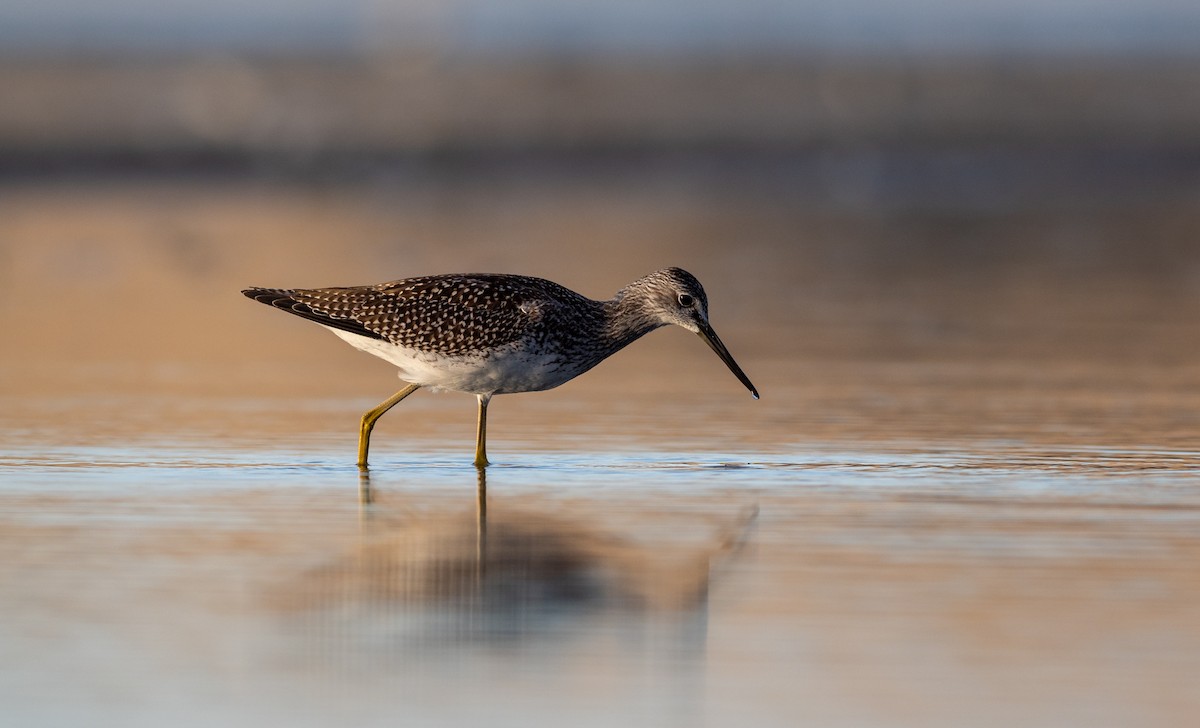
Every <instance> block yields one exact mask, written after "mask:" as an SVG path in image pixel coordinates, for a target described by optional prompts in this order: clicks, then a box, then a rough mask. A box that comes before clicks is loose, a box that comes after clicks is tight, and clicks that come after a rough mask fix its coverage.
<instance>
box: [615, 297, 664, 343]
mask: <svg viewBox="0 0 1200 728" xmlns="http://www.w3.org/2000/svg"><path fill="white" fill-rule="evenodd" d="M638 294H639V291H638V290H637V289H630V288H623V289H621V290H620V291H617V295H616V296H614V297H613V298H611V299H609V300H607V301H605V302H604V324H605V331H604V333H605V339H606V340H607V341H608V343H609V345H610V346H611V347H612V351H617V350H618V349H622V348H624V347H625V346H627V345H628V344H631V343H633V342H634V341H637V340H638V339H640V338H642V337H643V336H645V335H646V334H648V333H650V332H651V331H653V330H655V329H657V328H659V327H660V326H663V322H662V321H661V320H659V319H658V318H656V317H654V316H651V315H650V313H649V311H648V310H647V308H646V306H645V303H644V301H643V300H642V298H641V296H639V295H638Z"/></svg>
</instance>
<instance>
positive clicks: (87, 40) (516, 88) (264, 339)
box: [0, 0, 1200, 438]
mask: <svg viewBox="0 0 1200 728" xmlns="http://www.w3.org/2000/svg"><path fill="white" fill-rule="evenodd" d="M1197 38H1200V6H1197V5H1196V4H1195V3H1190V2H1182V1H1178V2H1176V1H1173V0H1149V1H1144V2H1121V1H1119V0H1058V1H1056V2H1032V1H1028V2H1026V1H1023V0H1022V1H1018V2H1012V1H1011V0H1005V1H1003V2H1001V1H1000V0H977V1H976V2H970V3H954V2H946V1H944V0H919V1H917V2H908V3H902V4H896V3H889V2H882V1H880V0H849V1H847V2H837V3H832V2H816V1H803V2H776V1H775V0H750V1H749V2H738V3H734V2H705V3H685V2H677V1H675V0H658V1H656V2H643V1H639V2H625V1H623V0H614V1H612V2H599V3H558V2H546V1H543V0H518V1H517V2H509V3H483V2H473V1H470V0H456V1H451V2H426V1H424V0H412V1H410V2H402V1H387V0H373V1H363V2H332V0H304V1H303V2H276V1H267V2H259V3H241V2H232V1H231V0H214V1H213V2H207V3H202V4H201V3H185V2H175V3H162V2H153V3H151V2H142V1H140V0H115V1H114V2H109V3H104V4H103V5H102V6H101V5H97V4H95V3H91V2H86V1H85V0H57V1H56V2H49V3H17V4H13V3H7V4H4V5H0V98H2V99H3V104H0V313H2V314H3V315H2V319H3V321H4V330H5V333H6V334H7V335H6V337H5V338H6V340H7V342H8V343H7V344H6V346H5V347H4V355H3V356H2V357H0V360H2V364H3V367H4V369H3V371H4V372H6V373H7V374H6V376H5V379H6V380H7V381H6V382H5V384H4V386H6V387H12V388H13V390H14V391H15V390H17V389H19V390H20V391H22V392H30V391H37V390H39V388H40V389H46V390H54V391H57V392H64V391H65V392H70V391H73V389H75V390H81V391H84V390H86V391H94V390H96V389H97V388H99V389H105V390H109V389H112V388H121V387H125V388H126V389H136V390H139V391H142V390H145V389H146V388H148V387H149V388H153V387H159V388H160V389H162V390H163V391H166V392H175V391H185V392H190V393H196V392H205V391H219V392H226V393H229V392H236V391H238V387H239V386H252V387H254V388H255V391H257V392H263V391H266V392H273V391H275V392H278V393H279V394H284V393H287V392H292V393H294V392H296V391H297V389H296V388H297V385H303V386H305V387H308V388H309V389H308V390H306V391H310V392H313V393H316V394H320V393H321V392H323V391H333V392H339V393H348V392H355V393H362V392H364V391H370V392H376V391H377V390H379V391H382V390H383V389H386V388H387V387H388V386H390V385H389V384H388V383H387V380H386V379H384V376H385V375H384V374H380V373H381V372H385V368H384V365H382V364H381V363H379V362H373V361H365V360H366V359H367V358H366V357H360V356H359V355H357V354H356V353H353V352H350V351H349V350H348V349H347V350H346V352H342V351H341V350H340V348H339V346H340V345H335V343H334V342H333V340H332V339H329V340H323V339H321V338H320V337H322V336H324V334H323V332H319V331H317V330H316V329H315V328H312V327H309V328H312V330H309V329H308V328H305V327H304V326H301V325H299V323H298V322H296V321H284V320H281V317H277V316H276V315H274V314H272V312H270V311H268V310H266V309H265V308H264V309H262V310H259V309H256V308H252V307H251V304H250V303H249V302H248V301H246V300H245V299H243V298H241V297H240V296H239V295H238V294H237V291H238V290H239V289H240V288H242V287H244V286H248V285H264V286H285V287H286V286H324V285H338V284H346V285H349V284H361V283H370V282H376V281H380V280H387V279H394V278H400V277H407V276H411V275H419V274H427V273H436V272H450V271H496V272H521V273H527V274H532V275H539V276H544V277H548V278H551V279H554V280H557V281H560V282H562V283H564V284H566V285H568V286H570V287H573V288H575V289H577V290H580V291H581V292H584V293H586V294H588V295H591V296H593V297H606V296H608V295H610V294H611V292H612V291H614V290H615V289H616V288H618V287H620V286H621V285H623V284H625V283H626V282H628V281H630V280H632V279H634V278H636V277H638V276H640V275H642V274H644V273H646V272H648V271H649V270H651V269H654V268H658V267H662V266H667V265H678V266H682V267H685V268H688V269H690V270H692V272H694V273H696V274H697V275H698V276H699V277H700V279H701V280H703V281H705V282H706V285H707V286H708V288H709V289H710V290H709V293H710V297H711V298H712V300H713V316H714V323H716V324H717V328H718V330H719V331H721V332H722V335H723V337H724V338H725V339H726V340H727V342H728V343H729V345H730V347H731V349H732V350H733V351H734V353H735V355H737V356H739V358H741V359H742V360H743V361H742V363H743V365H744V367H745V368H746V369H747V371H748V372H750V374H751V375H752V376H755V377H756V378H757V379H760V380H762V381H760V382H759V387H760V389H762V390H763V391H764V394H766V395H767V400H766V401H770V399H771V393H772V392H776V393H779V392H784V393H786V396H785V397H784V398H783V399H784V400H785V401H788V400H790V402H791V404H793V405H795V404H800V405H804V408H805V409H828V406H827V405H830V404H832V403H828V402H819V401H816V400H814V399H813V398H814V397H817V396H818V394H819V391H820V387H819V386H818V385H819V383H820V382H821V381H823V380H824V381H826V382H833V381H835V380H837V379H838V378H839V377H841V379H842V380H843V381H846V382H850V383H852V384H854V386H868V385H869V386H874V387H876V388H877V389H879V390H881V391H884V392H886V391H888V390H889V388H890V390H891V391H892V394H893V395H894V394H895V392H896V391H898V389H897V387H899V385H900V384H901V382H900V381H899V379H900V378H903V377H910V378H911V377H914V376H918V375H915V374H913V372H915V371H922V372H924V373H923V374H920V377H925V378H927V379H935V380H945V379H947V378H951V379H953V378H954V377H955V376H959V377H960V378H962V377H965V378H967V379H970V380H971V381H970V382H968V384H971V386H975V387H976V389H978V386H997V387H1001V386H1003V387H1006V388H1007V390H1008V391H1010V392H1011V391H1014V390H1015V389H1019V387H1014V386H1012V385H1013V384H1014V381H1018V380H1019V381H1020V382H1024V383H1025V384H1026V385H1029V386H1026V387H1025V389H1029V388H1030V387H1031V386H1033V385H1030V384H1029V383H1030V382H1031V381H1032V382H1036V381H1037V380H1038V379H1039V378H1041V377H1043V376H1045V372H1046V369H1045V368H1044V367H1043V366H1042V365H1043V364H1044V363H1045V362H1047V361H1054V362H1059V363H1061V362H1064V361H1066V362H1068V363H1069V364H1070V365H1071V366H1090V367H1096V366H1104V365H1112V366H1117V367H1121V369H1120V371H1119V372H1116V373H1112V372H1110V373H1109V374H1106V375H1103V376H1100V380H1099V381H1102V382H1103V384H1101V385H1100V386H1099V388H1100V389H1104V388H1106V387H1110V385H1111V384H1112V381H1111V380H1117V381H1119V382H1124V383H1126V384H1129V383H1131V382H1135V381H1136V382H1140V385H1139V386H1143V387H1151V388H1153V387H1155V386H1160V387H1162V388H1164V389H1163V390H1162V391H1159V390H1155V393H1157V394H1158V395H1161V396H1162V397H1168V396H1169V395H1170V393H1171V392H1172V391H1175V390H1178V389H1179V387H1180V386H1181V384H1188V383H1190V382H1193V380H1194V375H1195V371H1194V368H1193V367H1192V366H1191V362H1192V361H1193V360H1194V356H1193V355H1194V354H1195V351H1194V349H1195V345H1194V344H1193V341H1194V340H1195V339H1196V337H1195V324H1196V323H1197V314H1198V313H1200V311H1198V309H1197V306H1196V298H1197V292H1198V289H1200V246H1197V244H1196V243H1197V241H1196V237H1197V231H1198V230H1200V43H1198V42H1197V40H1196V39H1197ZM693 344H694V342H693V341H691V340H690V337H689V338H687V340H685V338H684V337H677V338H666V337H664V340H663V342H662V343H661V344H660V346H661V347H664V348H665V349H666V350H667V351H669V352H670V356H672V357H678V359H679V360H680V362H681V363H680V368H681V369H682V370H683V373H684V374H685V375H686V374H694V375H695V376H694V378H692V379H688V378H687V377H686V376H685V377H684V381H686V382H688V385H687V386H689V387H698V386H701V384H700V383H701V382H704V383H705V385H704V386H719V385H720V384H727V385H732V382H731V381H730V382H724V381H722V380H719V379H716V378H717V377H723V376H725V375H724V374H718V373H717V372H719V371H720V370H719V368H718V367H719V365H717V363H716V362H715V360H714V361H713V362H707V361H705V362H704V364H696V365H694V366H693V365H692V363H691V362H692V360H693V359H695V360H697V361H698V360H701V359H704V358H705V355H704V354H703V352H702V351H698V350H696V349H695V347H693V346H692V345H693ZM672 347H674V348H672ZM636 348H637V347H635V349H636ZM659 351H660V353H651V354H647V355H645V356H643V355H640V354H636V353H633V350H631V353H630V354H629V355H628V356H629V357H630V358H629V359H628V360H627V363H626V364H614V367H616V368H613V369H611V370H607V371H611V374H598V375H597V377H598V379H596V380H595V384H587V383H584V382H586V381H587V380H586V379H585V380H581V383H579V386H581V387H585V388H586V387H595V390H594V391H596V392H600V391H610V390H611V389H612V387H614V386H618V385H620V384H621V383H622V382H623V381H626V380H627V379H628V378H629V377H631V376H634V375H635V372H637V371H641V370H642V369H649V370H650V371H651V374H652V376H654V377H656V378H658V379H661V375H662V373H663V371H664V369H663V365H662V363H661V362H662V361H663V357H662V354H661V349H660V350H659ZM691 354H697V356H695V357H693V356H690V355H691ZM625 356H626V355H622V357H621V358H619V360H623V359H624V357H625ZM288 359H294V360H302V361H303V362H304V363H303V364H302V365H301V364H297V365H296V366H291V365H288V366H272V367H271V369H270V377H269V378H268V379H269V381H266V382H264V381H263V380H264V376H263V367H266V366H270V364H271V362H280V361H285V360H288ZM963 361H966V362H969V366H968V365H962V362H963ZM655 362H658V363H657V364H656V363H655ZM912 362H916V363H917V364H919V365H922V366H925V365H930V366H932V365H937V366H940V367H941V368H940V369H937V368H936V367H935V368H930V367H929V366H926V368H925V369H923V370H922V369H919V368H918V369H913V368H911V367H910V368H908V369H905V370H903V371H902V370H901V369H899V368H897V367H899V366H902V365H905V366H906V365H907V364H908V363H912ZM848 363H851V364H858V365H862V366H867V365H869V364H871V363H875V364H878V365H879V366H880V367H883V365H884V364H886V365H887V367H883V368H876V369H870V370H867V369H862V370H858V371H857V372H854V373H853V374H847V372H849V371H852V370H850V369H847V368H846V365H847V364H848ZM956 363H957V364H956ZM709 364H712V365H713V366H712V367H709V366H708V365H709ZM956 365H958V366H959V369H958V370H952V369H950V368H948V367H953V366H956ZM1005 365H1009V366H1010V369H1015V370H1017V373H1015V374H1014V373H1013V372H1012V371H1008V370H1006V371H1007V373H999V374H998V373H997V371H996V370H995V367H997V366H1005ZM806 367H807V368H806ZM889 367H890V368H889ZM987 367H991V369H988V370H987V371H986V372H985V373H984V374H972V373H971V372H979V371H983V370H984V369H986V368H987ZM601 371H602V372H603V371H606V369H605V368H602V370H601ZM1063 371H1067V372H1068V374H1066V375H1064V376H1066V377H1067V378H1068V379H1071V378H1073V377H1078V376H1085V375H1082V374H1080V373H1079V372H1078V371H1077V370H1076V369H1066V370H1063ZM955 372H957V374H956V373H955ZM1093 374H1094V372H1093ZM243 375H244V376H243ZM368 375H369V376H375V377H378V378H379V381H380V383H379V384H374V383H372V384H370V385H363V384H362V383H361V382H360V381H359V380H360V379H361V376H368ZM972 377H974V379H972ZM979 377H982V379H979ZM1093 379H1095V377H1093ZM243 381H245V382H249V383H250V384H245V385H243V384H240V383H242V382H243ZM275 385H278V386H277V387H275ZM647 386H650V385H647ZM656 386H657V385H656ZM800 386H808V387H809V389H804V390H797V389H796V387H800ZM1130 386H1132V385H1130ZM272 387H275V388H274V389H272ZM789 387H790V389H789ZM264 388H265V389H264ZM1033 388H1034V389H1036V387H1033ZM731 389H736V387H732V386H731ZM1142 393H1143V394H1144V393H1145V392H1142ZM875 394H879V392H875ZM372 396H374V395H372ZM889 396H890V395H889ZM972 396H974V395H972ZM776 399H777V401H779V400H778V398H776ZM926 399H927V400H935V401H936V400H938V399H939V398H938V397H931V398H926ZM888 402H893V403H894V398H893V399H889V398H888V396H873V395H872V396H866V395H864V396H863V397H861V398H860V399H859V400H857V404H858V405H860V406H859V407H858V408H857V409H856V407H854V406H851V407H849V408H847V407H841V409H843V410H846V409H849V410H851V411H863V410H862V408H863V407H866V408H871V407H875V408H879V407H887V406H890V405H888ZM851 404H854V403H851ZM909 404H910V405H911V406H908V407H902V406H898V405H897V406H896V409H895V411H894V412H892V415H893V419H895V420H896V421H897V422H905V423H908V426H918V425H919V423H918V422H916V421H915V420H914V419H913V417H914V411H915V412H916V414H917V415H919V414H920V413H921V412H929V411H930V410H929V409H928V407H929V406H931V405H933V406H936V402H929V401H924V402H912V403H909ZM1126 404H1127V405H1128V403H1126ZM1106 406H1107V405H1106ZM791 409H798V408H796V407H792V408H791ZM1118 409H1119V408H1118ZM962 412H963V414H964V416H963V418H962V419H963V420H964V422H959V423H957V425H955V427H957V426H958V425H963V424H967V425H969V426H970V427H977V426H978V424H977V421H978V418H977V417H975V416H974V415H975V414H977V410H976V408H975V407H974V405H970V406H964V407H963V408H962ZM1105 412H1107V413H1108V414H1110V415H1112V416H1113V417H1126V416H1128V415H1129V413H1130V407H1129V406H1125V407H1124V409H1119V411H1118V410H1112V411H1110V410H1105V411H1104V412H1096V411H1091V412H1090V414H1091V415H1097V416H1099V415H1104V414H1105ZM874 414H879V413H878V412H875V413H874ZM941 414H942V415H943V416H944V415H946V413H945V412H942V413H941ZM790 416H791V415H784V414H779V417H781V418H784V419H783V420H781V422H782V423H783V424H784V425H786V427H784V428H783V429H782V430H776V431H777V432H782V433H784V435H785V436H786V437H788V438H792V437H793V436H794V437H795V438H805V437H813V436H818V435H820V434H821V428H822V427H823V425H822V424H821V423H820V422H801V421H797V420H787V419H786V418H787V417H790ZM797 416H798V415H797ZM1171 416H1172V417H1173V418H1174V419H1175V420H1178V419H1179V418H1181V417H1182V418H1185V419H1188V418H1190V415H1188V414H1187V413H1185V412H1174V413H1173V414H1172V415H1171ZM1037 419H1038V416H1037V415H1036V414H1031V415H1030V416H1029V417H1028V418H1026V421H1025V422H1023V424H1022V425H1021V426H1022V427H1024V426H1025V425H1027V424H1028V421H1029V420H1037ZM865 420H866V421H867V422H875V421H876V420H874V419H873V418H872V417H871V416H867V417H865ZM1188 421H1191V420H1190V419H1188ZM826 424H828V423H826ZM1091 434H1094V433H1091ZM858 435H861V432H860V433H857V435H856V436H858ZM1089 436H1090V435H1089Z"/></svg>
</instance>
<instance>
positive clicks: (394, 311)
mask: <svg viewBox="0 0 1200 728" xmlns="http://www.w3.org/2000/svg"><path fill="white" fill-rule="evenodd" d="M242 293H244V294H245V295H246V296H248V297H249V298H252V299H254V300H256V301H259V302H261V303H265V304H268V305H271V306H274V307H275V308H279V309H282V310H284V311H287V312H289V313H292V314H295V315H297V316H301V317H303V318H306V319H309V320H311V321H315V322H317V323H319V324H321V325H323V326H325V327H327V328H329V329H330V330H332V331H333V333H335V334H337V335H338V336H339V337H341V338H343V339H345V340H346V341H347V342H349V343H350V344H352V345H353V346H355V347H357V348H359V349H361V350H363V351H366V352H368V353H371V354H374V355H376V356H379V357H381V358H383V359H386V360H388V361H390V362H392V363H393V364H395V365H396V366H397V367H398V368H399V370H400V372H399V374H400V378H401V379H403V380H405V381H407V382H411V383H412V384H413V385H416V386H422V387H432V388H441V389H449V390H453V391H459V392H468V393H471V394H475V395H477V396H478V397H480V408H481V409H480V442H479V448H480V449H479V451H478V452H477V458H476V461H477V463H479V462H480V461H481V460H482V461H483V462H486V458H484V457H483V456H482V437H483V435H482V431H483V421H484V416H485V412H486V405H487V399H488V398H490V397H491V396H492V395H494V394H508V393H514V392H530V391H539V390H543V389H550V388H552V387H557V386H558V385H560V384H563V383H564V382H567V381H569V380H571V379H573V378H574V377H576V376H578V375H579V374H582V373H583V372H585V371H587V370H588V369H591V368H592V367H593V366H595V365H596V364H598V363H600V362H601V361H603V360H604V359H605V358H607V357H608V356H610V355H612V354H613V353H615V352H616V351H618V350H620V349H621V348H623V347H625V346H626V345H628V344H629V343H631V342H632V341H635V340H636V339H638V338H640V337H641V336H643V335H645V334H646V333H648V332H650V331H652V330H654V329H656V328H658V327H660V326H665V325H667V324H676V325H679V326H682V327H684V328H686V329H688V330H690V331H693V332H695V333H697V334H699V335H700V336H701V338H703V339H704V340H705V341H706V342H707V343H708V344H709V346H711V347H712V348H713V350H714V351H716V353H717V354H718V355H719V356H720V357H721V359H722V360H723V361H724V362H725V363H726V364H727V365H728V366H729V367H730V369H731V371H733V373H734V374H735V375H736V376H737V377H738V379H739V380H741V381H742V383H743V384H745V385H746V387H747V388H749V389H750V391H751V392H752V393H753V394H754V396H755V397H757V396H758V393H757V391H756V390H755V389H754V386H753V385H752V384H750V381H749V379H747V378H746V376H745V374H743V373H742V371H741V369H740V368H738V366H737V364H736V363H734V361H733V358H732V357H731V356H730V355H729V352H728V351H727V350H726V349H725V347H724V345H723V344H721V342H720V339H718V338H717V336H716V333H715V332H714V331H713V330H712V327H711V326H710V325H709V324H708V298H707V296H706V294H705V292H704V288H703V286H701V285H700V282H699V281H698V280H696V278H695V277H694V276H692V275H691V274H690V273H688V272H687V271H684V270H682V269H679V268H666V269H664V270H660V271H657V272H655V273H651V274H650V275H648V276H645V277H643V278H640V279H638V280H636V281H634V282H633V283H631V284H629V285H628V286H626V287H624V288H622V289H621V290H620V291H618V292H617V293H616V295H615V296H614V297H613V298H611V299H609V300H607V301H595V300H592V299H590V298H587V297H585V296H582V295H580V294H578V293H575V292H574V291H571V290H570V289H567V288H564V287H563V286H560V285H558V284H557V283H553V282H551V281H548V280H544V279H541V278H533V277H529V276H519V275H496V274H463V275H459V274H453V275H438V276H423V277H420V278H406V279H402V280H397V281H391V282H389V283H380V284H377V285H371V286H355V287H342V288H295V289H280V288H249V289H246V290H244V291H242ZM401 398H402V397H401ZM396 401H399V400H398V399H397V400H396ZM389 402H391V401H390V400H389ZM385 404H386V405H387V406H386V407H383V409H382V410H380V411H378V412H376V411H372V412H369V413H368V415H370V416H371V417H370V423H368V417H367V416H364V424H363V428H364V429H363V440H362V441H360V465H363V466H365V460H366V450H365V438H366V437H367V436H368V435H369V431H370V427H369V424H373V422H374V419H377V418H378V416H379V415H381V414H382V413H383V412H384V411H386V409H387V407H390V406H391V405H392V404H395V402H391V403H390V404H388V403H385Z"/></svg>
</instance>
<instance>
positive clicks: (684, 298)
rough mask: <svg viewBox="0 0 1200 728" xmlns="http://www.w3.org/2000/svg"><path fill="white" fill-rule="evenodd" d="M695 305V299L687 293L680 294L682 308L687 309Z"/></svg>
mask: <svg viewBox="0 0 1200 728" xmlns="http://www.w3.org/2000/svg"><path fill="white" fill-rule="evenodd" d="M693 303H695V299H693V298H692V297H691V296H689V295H688V294H686V293H680V294H679V305H680V306H683V307H684V308H687V307H688V306H691V305H692V304H693Z"/></svg>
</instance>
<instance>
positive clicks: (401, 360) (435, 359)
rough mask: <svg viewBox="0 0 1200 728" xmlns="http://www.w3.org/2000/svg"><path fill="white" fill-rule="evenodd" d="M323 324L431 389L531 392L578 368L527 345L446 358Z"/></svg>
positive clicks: (564, 378)
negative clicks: (566, 364)
mask: <svg viewBox="0 0 1200 728" xmlns="http://www.w3.org/2000/svg"><path fill="white" fill-rule="evenodd" d="M325 328H327V329H329V330H330V331H332V332H333V333H335V334H337V335H338V338H341V339H343V340H344V341H346V342H347V343H349V344H350V345H351V346H353V347H354V348H356V349H360V350H362V351H365V352H367V353H369V354H374V355H375V356H377V357H379V358H381V359H384V360H386V361H389V362H391V363H392V364H394V365H396V367H397V368H399V369H400V372H399V375H400V378H401V379H403V380H404V381H406V382H411V383H412V384H419V385H421V386H422V387H429V388H431V389H433V390H439V389H448V390H451V391H454V392H468V393H470V394H510V393H514V392H537V391H541V390H543V389H550V388H552V387H557V386H558V385H560V384H562V383H563V382H566V381H567V380H569V379H571V378H572V377H574V376H575V375H576V374H578V373H579V372H578V371H567V370H566V369H564V367H563V366H562V364H563V362H562V360H561V358H560V357H558V356H557V355H553V354H537V353H532V354H531V353H530V351H529V350H528V349H526V348H524V347H521V346H518V345H515V344H514V345H509V346H506V347H502V348H500V349H494V350H492V351H490V352H489V353H488V354H487V356H471V355H465V356H453V357H450V356H444V355H441V354H435V353H432V352H428V351H418V350H416V349H407V348H405V347H402V346H397V345H395V344H393V343H391V342H388V341H384V340H382V339H372V338H370V337H367V336H360V335H359V334H352V333H349V332H347V331H342V330H341V329H335V328H331V327H328V326H326V327H325Z"/></svg>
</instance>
